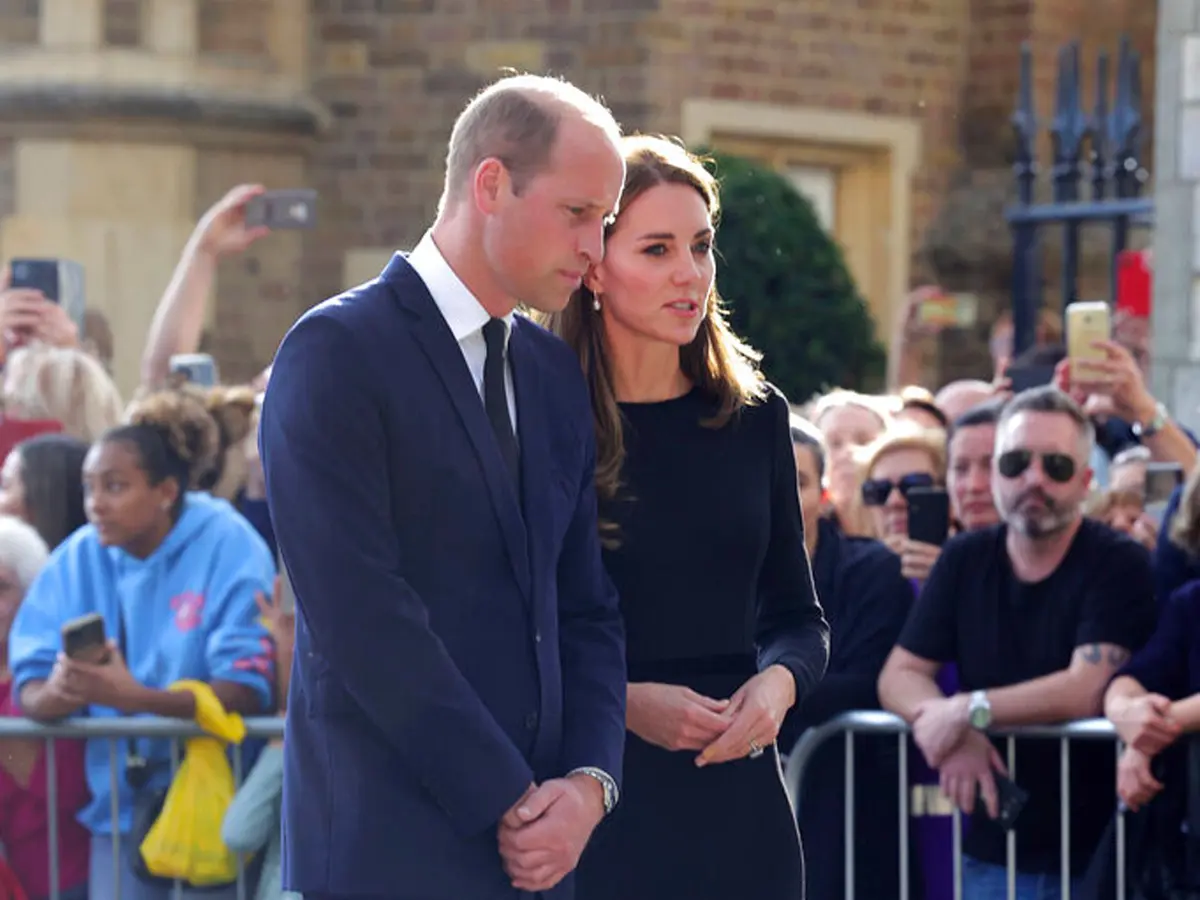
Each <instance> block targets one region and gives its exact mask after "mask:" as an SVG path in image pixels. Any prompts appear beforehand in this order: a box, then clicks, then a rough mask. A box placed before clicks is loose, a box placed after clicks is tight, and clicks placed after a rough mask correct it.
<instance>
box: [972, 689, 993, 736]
mask: <svg viewBox="0 0 1200 900" xmlns="http://www.w3.org/2000/svg"><path fill="white" fill-rule="evenodd" d="M967 721H968V722H970V723H971V727H972V728H974V729H976V730H978V731H987V730H988V727H989V726H990V725H991V724H992V701H991V700H989V699H988V695H987V691H975V692H974V693H973V694H971V699H970V700H969V701H968V702H967Z"/></svg>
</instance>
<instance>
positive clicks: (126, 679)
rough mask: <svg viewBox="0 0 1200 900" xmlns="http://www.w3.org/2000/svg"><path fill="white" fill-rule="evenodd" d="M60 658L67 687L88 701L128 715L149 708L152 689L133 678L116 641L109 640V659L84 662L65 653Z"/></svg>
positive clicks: (72, 693) (84, 700)
mask: <svg viewBox="0 0 1200 900" xmlns="http://www.w3.org/2000/svg"><path fill="white" fill-rule="evenodd" d="M58 661H59V665H61V666H62V669H63V675H62V677H63V682H64V684H65V686H66V688H67V690H68V691H69V692H70V694H71V695H73V696H75V697H78V698H80V699H81V700H82V701H83V702H84V703H91V704H94V705H96V706H107V707H109V708H110V709H115V710H118V711H120V712H123V713H125V714H127V715H134V714H137V713H141V712H145V711H146V710H145V709H144V700H145V698H146V694H147V693H148V689H147V688H146V687H145V686H144V685H142V684H141V683H140V682H139V681H138V680H137V679H136V678H134V677H133V673H132V672H130V671H129V667H128V666H127V665H126V664H125V658H124V657H123V656H122V655H121V650H120V648H118V647H117V645H116V643H115V642H113V641H109V642H108V661H107V662H103V663H86V662H80V661H79V660H74V659H71V658H70V657H68V656H66V655H65V654H64V655H62V656H60V657H59V660H58ZM51 677H52V678H53V676H51ZM48 683H49V682H48Z"/></svg>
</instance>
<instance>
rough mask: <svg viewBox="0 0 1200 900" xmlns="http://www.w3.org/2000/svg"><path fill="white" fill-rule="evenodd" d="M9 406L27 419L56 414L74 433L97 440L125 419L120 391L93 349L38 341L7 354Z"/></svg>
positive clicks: (67, 430) (6, 405)
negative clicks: (51, 344) (90, 352)
mask: <svg viewBox="0 0 1200 900" xmlns="http://www.w3.org/2000/svg"><path fill="white" fill-rule="evenodd" d="M5 370H6V371H5V377H4V408H5V410H6V412H8V413H9V414H10V415H16V416H19V417H20V418H26V419H54V420H55V421H58V422H60V423H62V427H63V431H64V432H65V433H66V434H68V435H70V436H71V437H74V438H78V439H79V440H81V441H86V442H88V443H89V444H90V443H92V442H93V441H95V440H96V439H97V438H98V437H100V435H102V434H103V433H104V432H105V431H107V430H108V429H110V428H112V427H113V426H114V425H116V424H118V423H119V422H120V421H121V413H122V409H123V406H124V404H123V403H122V402H121V393H120V391H118V390H117V386H116V385H115V384H113V381H112V379H111V378H110V377H109V375H108V373H107V372H106V371H104V367H103V366H102V365H101V364H100V362H99V361H98V360H97V359H96V358H95V357H93V356H92V355H91V354H89V353H86V352H85V351H83V350H79V349H76V348H74V347H51V346H49V345H47V344H43V343H40V342H39V343H34V344H30V345H28V346H25V347H20V348H18V349H17V350H15V351H13V353H12V354H11V355H10V356H9V357H8V361H7V363H6V366H5Z"/></svg>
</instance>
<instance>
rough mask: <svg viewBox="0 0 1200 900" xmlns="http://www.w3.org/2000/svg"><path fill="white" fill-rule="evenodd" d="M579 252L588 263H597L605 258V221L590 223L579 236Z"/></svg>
mask: <svg viewBox="0 0 1200 900" xmlns="http://www.w3.org/2000/svg"><path fill="white" fill-rule="evenodd" d="M579 253H580V255H581V256H583V257H584V258H585V259H586V260H587V261H588V265H595V264H596V263H598V262H600V260H602V259H604V222H603V221H599V222H596V223H595V224H589V225H588V226H587V228H584V229H583V231H582V233H581V234H580V236H579Z"/></svg>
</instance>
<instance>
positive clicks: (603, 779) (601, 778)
mask: <svg viewBox="0 0 1200 900" xmlns="http://www.w3.org/2000/svg"><path fill="white" fill-rule="evenodd" d="M572 775H586V776H588V777H589V778H594V779H596V780H597V781H598V782H600V786H601V787H602V788H603V789H604V814H605V815H606V816H607V815H608V814H609V813H611V812H612V811H613V810H614V809H615V808H616V806H617V801H618V800H619V799H620V796H621V792H620V790H619V789H618V788H617V780H616V779H615V778H613V777H612V776H611V775H609V774H608V773H607V772H605V771H604V770H603V769H600V768H597V767H596V766H580V767H579V768H577V769H572V770H571V771H570V772H568V773H567V777H568V778H570V777H571V776H572Z"/></svg>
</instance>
